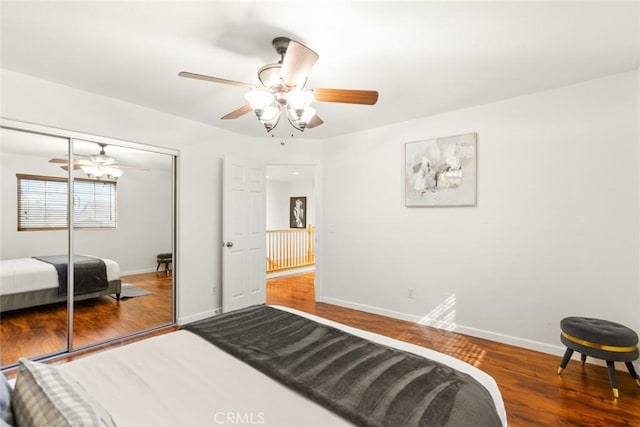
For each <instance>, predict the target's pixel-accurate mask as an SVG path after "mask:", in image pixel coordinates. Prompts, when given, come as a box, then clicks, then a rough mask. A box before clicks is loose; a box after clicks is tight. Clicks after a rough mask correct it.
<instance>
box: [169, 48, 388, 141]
mask: <svg viewBox="0 0 640 427" xmlns="http://www.w3.org/2000/svg"><path fill="white" fill-rule="evenodd" d="M272 44H273V47H274V48H275V49H276V52H278V55H280V60H279V61H278V62H276V63H273V64H267V65H265V66H264V67H262V68H260V69H259V70H258V79H259V80H260V83H261V85H252V84H250V83H243V82H238V81H235V80H227V79H221V78H219V77H211V76H205V75H202V74H195V73H189V72H186V71H182V72H180V73H178V75H179V76H180V77H188V78H191V79H198V80H206V81H210V82H214V83H222V84H228V85H233V86H241V87H247V88H250V91H249V92H247V94H246V95H245V98H246V100H247V102H248V104H245V105H243V106H242V107H240V108H238V109H237V110H234V111H232V112H230V113H229V114H227V115H225V116H223V117H222V119H236V118H238V117H240V116H242V115H244V114H246V113H248V112H250V111H253V112H255V114H256V116H257V117H258V120H260V122H261V123H262V124H263V125H264V127H265V128H266V129H267V132H270V131H271V130H272V129H273V128H275V127H276V125H277V124H278V122H279V121H280V117H281V116H282V115H286V117H287V119H288V120H289V123H291V125H292V126H293V127H294V128H296V129H298V130H299V131H301V132H302V131H304V130H305V129H306V128H309V129H311V128H314V127H316V126H320V125H321V124H322V123H323V121H322V119H321V118H320V117H318V115H317V114H316V111H315V109H314V108H313V107H311V103H312V102H313V101H317V102H338V103H345V104H363V105H373V104H375V103H376V102H377V101H378V92H376V91H373V90H353V89H304V87H305V84H306V83H307V75H308V74H309V72H310V71H311V68H313V66H314V65H315V63H316V61H317V60H318V54H317V53H315V52H314V51H313V50H311V49H309V48H308V47H306V46H305V45H303V44H302V43H299V42H297V41H295V40H291V39H289V38H288V37H277V38H275V39H273V42H272Z"/></svg>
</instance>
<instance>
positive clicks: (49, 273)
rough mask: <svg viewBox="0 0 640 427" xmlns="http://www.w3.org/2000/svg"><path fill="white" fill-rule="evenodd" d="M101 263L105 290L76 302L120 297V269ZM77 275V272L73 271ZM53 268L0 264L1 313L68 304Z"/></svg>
mask: <svg viewBox="0 0 640 427" xmlns="http://www.w3.org/2000/svg"><path fill="white" fill-rule="evenodd" d="M94 258H95V259H99V260H102V261H103V262H104V265H105V269H106V281H107V282H108V283H107V286H106V288H103V289H99V290H95V291H90V292H85V293H82V294H80V295H78V294H77V293H76V295H75V296H74V300H75V301H79V300H85V299H89V298H97V297H100V296H103V295H109V294H116V295H118V296H119V295H120V291H121V281H120V266H119V265H118V263H117V262H115V261H113V260H110V259H107V258H96V257H94ZM76 271H77V270H76ZM59 288H60V285H59V277H58V272H57V270H56V267H55V266H54V265H52V264H50V263H48V262H43V261H41V260H39V259H36V258H19V259H10V260H2V261H0V311H2V312H5V311H10V310H18V309H22V308H28V307H35V306H40V305H45V304H52V303H56V302H62V301H66V300H67V296H66V295H61V293H60V289H59Z"/></svg>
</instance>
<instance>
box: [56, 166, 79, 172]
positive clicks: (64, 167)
mask: <svg viewBox="0 0 640 427" xmlns="http://www.w3.org/2000/svg"><path fill="white" fill-rule="evenodd" d="M60 168H61V169H64V170H66V171H67V172H68V171H69V165H63V166H60ZM80 169H81V167H80V166H79V165H73V170H74V171H77V170H80Z"/></svg>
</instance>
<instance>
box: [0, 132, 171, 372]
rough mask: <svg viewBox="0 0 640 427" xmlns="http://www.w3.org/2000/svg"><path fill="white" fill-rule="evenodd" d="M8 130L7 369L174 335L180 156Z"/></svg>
mask: <svg viewBox="0 0 640 427" xmlns="http://www.w3.org/2000/svg"><path fill="white" fill-rule="evenodd" d="M2 123H3V128H2V129H0V131H1V132H2V134H0V137H1V139H0V141H1V145H0V161H1V162H2V163H1V166H2V175H1V179H2V181H1V185H2V187H1V188H2V194H1V197H2V216H1V217H0V219H1V226H2V229H1V232H2V240H1V241H2V243H1V245H0V258H1V260H2V265H1V267H0V278H1V281H0V296H1V298H2V299H1V300H0V311H1V314H0V348H2V351H1V352H0V354H1V357H2V360H1V363H0V364H1V365H2V366H3V367H6V366H11V365H14V364H15V363H16V362H17V360H18V358H20V357H28V358H32V359H37V358H41V357H46V356H49V355H52V354H56V353H64V352H67V351H73V350H77V349H79V348H85V347H90V346H94V345H97V344H100V343H103V342H106V341H110V340H115V339H118V338H122V337H125V336H130V335H135V334H138V333H141V332H143V331H147V330H151V329H154V328H158V327H162V326H166V325H171V324H173V323H174V322H175V315H174V313H175V309H174V295H175V291H174V290H175V276H174V274H173V258H174V255H175V252H174V247H175V223H174V213H175V164H176V162H177V153H175V152H173V151H171V150H164V149H157V148H155V147H148V146H145V145H140V144H133V143H128V142H124V141H117V140H111V139H106V138H101V137H89V136H85V135H82V134H78V133H75V132H67V131H58V130H55V129H50V128H42V127H39V126H36V125H25V128H20V127H19V126H17V125H15V124H14V123H13V122H11V126H7V125H6V124H7V121H3V122H2ZM43 129H44V130H43ZM70 223H73V227H71V229H70V228H69V227H68V224H70ZM70 254H73V256H70ZM69 295H73V300H72V301H71V302H70V301H68V300H69Z"/></svg>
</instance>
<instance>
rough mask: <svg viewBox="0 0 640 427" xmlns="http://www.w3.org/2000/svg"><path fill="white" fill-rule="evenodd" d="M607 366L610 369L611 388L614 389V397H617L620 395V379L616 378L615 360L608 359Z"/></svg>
mask: <svg viewBox="0 0 640 427" xmlns="http://www.w3.org/2000/svg"><path fill="white" fill-rule="evenodd" d="M607 368H608V370H609V382H611V388H612V389H613V397H615V398H616V399H617V398H618V397H619V393H618V379H617V378H616V367H615V364H614V363H613V361H611V360H607Z"/></svg>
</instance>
